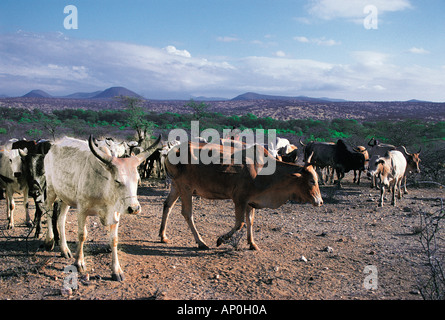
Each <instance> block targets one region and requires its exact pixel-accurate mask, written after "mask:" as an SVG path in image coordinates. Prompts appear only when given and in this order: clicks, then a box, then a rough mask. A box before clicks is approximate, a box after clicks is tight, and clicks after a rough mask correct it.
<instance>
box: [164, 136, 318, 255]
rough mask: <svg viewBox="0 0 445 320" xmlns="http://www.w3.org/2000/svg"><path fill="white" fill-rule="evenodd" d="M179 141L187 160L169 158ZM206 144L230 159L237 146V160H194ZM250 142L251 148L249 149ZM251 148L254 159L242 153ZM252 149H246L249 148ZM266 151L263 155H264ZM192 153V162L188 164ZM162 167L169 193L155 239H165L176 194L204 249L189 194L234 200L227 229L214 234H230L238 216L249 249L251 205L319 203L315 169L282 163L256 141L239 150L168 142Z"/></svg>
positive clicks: (253, 246) (222, 238)
mask: <svg viewBox="0 0 445 320" xmlns="http://www.w3.org/2000/svg"><path fill="white" fill-rule="evenodd" d="M181 146H183V149H185V150H187V157H186V158H187V160H188V162H187V163H185V164H184V163H178V164H172V158H173V157H171V156H172V155H173V156H176V157H178V156H179V154H180V150H181ZM206 148H211V149H212V150H214V152H215V153H216V154H217V155H218V156H219V158H220V159H223V158H224V159H227V158H226V157H227V156H228V157H229V159H232V160H233V159H236V155H239V154H238V153H237V152H242V163H241V164H236V163H237V162H234V161H232V162H231V163H229V164H225V163H226V162H227V161H224V162H222V161H221V163H222V164H215V163H209V164H203V163H202V162H203V160H202V159H199V163H198V162H197V161H196V156H197V155H198V154H200V155H202V152H203V151H206V150H205V149H206ZM251 148H253V149H251ZM252 150H253V151H254V154H255V160H256V161H249V160H251V158H249V157H248V156H247V154H248V151H252ZM251 154H252V153H251ZM266 157H267V161H264V160H265V158H266ZM192 158H194V159H195V163H197V164H191V161H190V160H192ZM266 163H267V166H269V165H272V167H274V166H275V170H274V171H273V172H272V173H271V174H262V170H264V168H266V165H265V164H266ZM166 169H167V173H168V174H169V175H170V176H171V177H172V187H171V191H170V194H169V195H168V197H167V199H166V200H165V201H164V209H163V215H162V223H161V228H160V231H159V236H160V237H161V242H164V243H167V242H168V239H167V236H166V232H165V230H166V226H167V220H168V216H169V214H170V212H171V210H172V207H173V206H174V204H175V203H176V201H177V200H178V198H179V197H181V202H182V211H181V213H182V215H183V216H184V218H185V220H186V221H187V223H188V225H189V227H190V229H191V231H192V233H193V236H194V238H195V241H196V242H197V243H198V247H199V248H200V249H208V246H207V245H206V244H205V243H204V241H203V240H202V238H201V236H200V235H199V233H198V231H197V230H196V227H195V224H194V221H193V213H192V195H198V196H201V197H203V198H207V199H221V200H222V199H232V200H233V202H234V204H235V227H234V228H233V229H232V230H230V231H229V232H228V233H227V234H224V235H222V236H220V237H219V238H218V241H217V246H219V245H221V244H222V243H224V242H225V241H226V240H228V239H230V238H231V237H232V235H233V234H234V233H235V232H236V231H238V230H239V229H240V228H241V227H242V226H243V225H244V222H245V221H246V222H247V241H248V243H249V245H250V249H252V250H258V246H257V245H256V244H255V242H254V240H253V232H252V225H253V220H254V212H255V209H260V208H278V207H280V206H281V205H282V204H284V203H285V202H287V201H288V200H294V201H298V202H301V203H307V202H310V203H312V204H313V205H314V206H320V205H322V204H323V200H322V198H321V194H320V189H319V188H318V182H317V180H318V179H317V174H316V172H315V170H314V169H313V167H312V165H311V164H310V162H309V161H308V163H307V164H306V165H305V166H304V167H302V166H298V165H296V164H291V163H284V162H281V161H277V160H275V159H273V157H272V156H271V155H269V153H268V152H267V151H266V150H265V149H264V148H263V147H261V146H259V145H254V146H252V147H250V148H247V149H243V150H241V149H240V148H234V147H233V145H232V146H222V145H216V144H197V143H192V142H188V145H185V146H184V145H179V146H177V147H175V148H173V149H172V150H171V151H170V153H169V156H168V158H167V160H166Z"/></svg>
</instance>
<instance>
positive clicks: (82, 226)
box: [57, 205, 88, 272]
mask: <svg viewBox="0 0 445 320" xmlns="http://www.w3.org/2000/svg"><path fill="white" fill-rule="evenodd" d="M68 208H69V207H68ZM64 209H65V207H64V206H63V205H62V208H61V212H60V217H62V216H66V213H65V211H64ZM59 219H60V218H59ZM86 219H87V216H86V214H85V212H84V211H83V210H79V212H78V214H77V239H78V243H77V252H76V261H75V262H74V265H75V266H76V267H77V270H78V271H79V272H85V271H86V267H85V257H84V254H83V244H84V243H85V240H86V239H87V235H88V232H87V226H86V223H85V222H86ZM59 221H60V220H58V221H57V222H59ZM64 224H65V223H64ZM59 229H60V228H59ZM64 231H65V230H64ZM60 233H61V237H60V239H62V238H64V240H63V241H66V239H65V232H62V230H60ZM61 241H62V240H61ZM66 248H67V250H68V251H69V249H68V246H67V247H66ZM62 252H63V251H62Z"/></svg>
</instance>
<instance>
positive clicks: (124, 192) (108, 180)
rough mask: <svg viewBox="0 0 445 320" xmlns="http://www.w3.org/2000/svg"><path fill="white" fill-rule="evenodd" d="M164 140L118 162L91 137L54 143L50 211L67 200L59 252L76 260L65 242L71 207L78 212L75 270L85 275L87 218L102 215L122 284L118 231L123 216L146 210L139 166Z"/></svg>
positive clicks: (48, 172)
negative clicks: (141, 200) (142, 203)
mask: <svg viewBox="0 0 445 320" xmlns="http://www.w3.org/2000/svg"><path fill="white" fill-rule="evenodd" d="M160 139H161V137H159V138H158V139H157V140H156V142H155V143H153V144H152V145H151V146H150V147H149V148H148V149H147V150H146V151H144V152H143V153H140V154H138V155H137V156H135V155H132V156H131V157H129V158H116V157H114V156H112V155H111V153H109V152H106V151H107V150H105V151H103V150H101V149H100V148H98V147H97V146H96V144H95V143H94V138H93V137H92V136H90V138H89V140H88V142H87V141H82V140H77V139H73V138H63V139H62V140H61V141H59V142H57V143H55V144H54V145H53V146H52V148H51V149H50V151H49V152H48V154H47V155H46V157H45V160H44V165H45V177H46V181H47V198H46V202H45V205H46V208H47V210H49V209H51V208H52V204H53V203H54V201H55V200H56V199H60V200H61V201H62V203H61V208H60V215H59V217H58V219H57V226H58V229H59V232H60V250H61V252H62V255H63V256H65V257H72V254H71V251H70V249H69V248H68V246H67V243H66V236H65V219H66V214H67V212H68V210H69V208H70V207H76V208H77V216H78V219H77V220H78V240H79V243H78V247H77V252H76V256H75V263H74V265H75V266H77V268H78V270H79V271H80V272H83V271H85V259H84V253H83V244H84V242H85V240H86V236H87V229H86V225H85V221H86V218H87V217H88V216H94V215H98V216H99V218H100V221H101V222H102V224H103V225H106V226H109V227H110V246H111V254H112V263H111V271H112V279H113V280H117V281H122V280H123V279H124V274H123V272H122V269H121V267H120V265H119V261H118V256H117V243H118V226H119V221H120V218H121V214H122V213H127V214H138V213H140V211H141V206H140V204H139V201H138V199H137V186H138V181H139V174H138V170H137V167H138V166H139V164H140V163H141V162H142V161H144V160H145V159H146V158H147V157H148V156H150V150H151V149H153V148H154V147H155V146H156V145H157V144H158V143H159V141H160ZM48 224H49V226H48V233H47V238H46V246H47V247H51V246H52V243H53V242H54V235H53V232H52V227H51V219H48Z"/></svg>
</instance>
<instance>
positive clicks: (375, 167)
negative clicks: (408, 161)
mask: <svg viewBox="0 0 445 320" xmlns="http://www.w3.org/2000/svg"><path fill="white" fill-rule="evenodd" d="M387 161H388V158H385V157H380V156H378V155H375V156H372V157H371V159H369V167H368V176H369V177H374V176H380V178H381V182H382V184H383V185H384V186H385V187H389V180H388V179H389V173H390V172H389V171H390V163H387Z"/></svg>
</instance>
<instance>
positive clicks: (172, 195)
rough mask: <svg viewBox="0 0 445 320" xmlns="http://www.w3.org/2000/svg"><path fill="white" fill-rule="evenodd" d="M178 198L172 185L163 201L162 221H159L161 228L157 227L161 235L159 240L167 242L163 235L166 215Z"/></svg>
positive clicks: (166, 219)
mask: <svg viewBox="0 0 445 320" xmlns="http://www.w3.org/2000/svg"><path fill="white" fill-rule="evenodd" d="M178 198H179V192H178V191H177V189H176V188H175V186H174V185H173V186H172V188H171V190H170V193H169V194H168V196H167V199H165V201H164V209H163V211H162V222H161V228H160V229H159V236H160V237H161V242H163V243H168V238H167V236H166V235H165V230H166V229H167V221H168V216H169V215H170V212H171V211H172V209H173V206H174V205H175V203H176V201H177V200H178Z"/></svg>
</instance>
